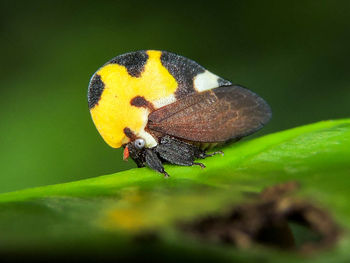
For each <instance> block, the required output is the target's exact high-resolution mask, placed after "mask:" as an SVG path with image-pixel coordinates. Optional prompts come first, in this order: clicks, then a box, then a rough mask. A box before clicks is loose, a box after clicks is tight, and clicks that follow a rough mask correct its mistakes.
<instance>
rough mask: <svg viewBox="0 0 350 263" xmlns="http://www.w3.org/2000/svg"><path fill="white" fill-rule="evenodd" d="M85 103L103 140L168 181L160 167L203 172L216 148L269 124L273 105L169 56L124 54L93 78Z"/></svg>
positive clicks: (139, 53) (152, 52) (204, 70)
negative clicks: (168, 165)
mask: <svg viewBox="0 0 350 263" xmlns="http://www.w3.org/2000/svg"><path fill="white" fill-rule="evenodd" d="M88 103H89V109H90V112H91V116H92V119H93V121H94V123H95V125H96V127H97V129H98V131H99V132H100V134H101V136H102V137H103V139H104V140H105V141H106V142H107V143H108V144H109V145H110V146H111V147H114V148H119V147H124V159H127V158H128V157H129V156H130V157H131V158H132V159H133V160H134V161H135V162H136V164H137V166H138V167H143V166H145V165H147V166H149V167H150V168H152V169H154V170H156V171H158V172H160V173H162V174H164V175H165V176H168V174H167V172H166V171H165V170H164V168H163V165H162V163H163V162H169V163H172V164H177V165H184V166H192V165H200V166H201V167H204V165H203V164H201V163H196V162H195V160H196V159H199V158H201V159H204V158H206V157H208V156H212V155H213V154H216V153H213V154H207V153H206V150H207V149H208V148H209V147H210V146H213V145H215V144H218V143H219V144H221V143H225V142H227V141H233V140H238V139H240V138H242V137H244V136H247V135H249V134H251V133H253V132H255V131H257V130H259V129H260V128H262V127H263V125H264V124H266V123H267V122H268V121H269V119H270V118H271V110H270V107H269V105H268V104H267V103H266V102H265V101H264V100H263V99H262V98H260V97H259V96H258V95H256V94H255V93H253V92H251V91H249V90H247V89H245V88H242V87H240V86H237V85H233V84H232V83H231V82H229V81H227V80H224V79H222V78H220V77H218V76H216V75H214V74H213V73H211V72H209V71H208V70H206V69H205V68H203V67H202V66H200V65H198V64H197V63H196V62H194V61H192V60H190V59H187V58H185V57H182V56H179V55H176V54H173V53H169V52H166V51H155V50H147V51H136V52H132V53H127V54H124V55H120V56H117V57H115V58H114V59H112V60H111V61H109V62H108V63H107V64H105V65H104V66H102V67H101V68H100V69H99V70H98V71H97V72H96V73H95V74H94V75H93V76H92V78H91V80H90V84H89V89H88Z"/></svg>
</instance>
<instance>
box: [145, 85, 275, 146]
mask: <svg viewBox="0 0 350 263" xmlns="http://www.w3.org/2000/svg"><path fill="white" fill-rule="evenodd" d="M270 118H271V110H270V107H269V105H268V104H267V103H266V102H265V101H264V100H263V99H262V98H260V97H259V96H258V95H256V94H255V93H253V92H251V91H249V90H247V89H245V88H242V87H239V86H225V87H219V88H215V89H212V90H208V91H204V92H200V93H194V94H191V95H188V96H186V97H184V98H182V99H180V100H178V101H176V102H174V103H172V104H169V105H167V106H164V107H162V108H160V109H158V110H156V111H154V112H152V113H151V114H150V115H149V116H148V120H149V121H148V128H149V129H150V130H151V131H154V132H156V133H162V134H168V135H172V136H174V137H177V138H182V139H185V140H189V141H195V142H225V141H227V140H230V139H234V138H241V137H243V136H247V135H249V134H251V133H253V132H255V131H257V130H259V129H260V128H262V127H263V126H264V124H266V123H267V122H268V121H269V120H270Z"/></svg>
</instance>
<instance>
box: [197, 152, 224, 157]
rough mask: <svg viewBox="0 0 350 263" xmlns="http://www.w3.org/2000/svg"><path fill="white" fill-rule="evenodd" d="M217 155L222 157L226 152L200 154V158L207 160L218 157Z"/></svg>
mask: <svg viewBox="0 0 350 263" xmlns="http://www.w3.org/2000/svg"><path fill="white" fill-rule="evenodd" d="M217 154H221V155H222V156H224V152H223V151H216V152H213V153H209V154H207V153H206V152H202V153H200V154H199V158H201V159H205V158H207V157H212V156H214V155H217Z"/></svg>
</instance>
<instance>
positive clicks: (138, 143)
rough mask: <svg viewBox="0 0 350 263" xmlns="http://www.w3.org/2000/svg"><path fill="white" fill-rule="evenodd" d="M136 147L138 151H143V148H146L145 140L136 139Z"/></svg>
mask: <svg viewBox="0 0 350 263" xmlns="http://www.w3.org/2000/svg"><path fill="white" fill-rule="evenodd" d="M134 145H135V147H136V148H137V149H139V150H141V149H143V147H145V140H144V139H141V138H140V139H136V140H135V142H134Z"/></svg>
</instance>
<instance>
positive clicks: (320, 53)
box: [0, 0, 350, 192]
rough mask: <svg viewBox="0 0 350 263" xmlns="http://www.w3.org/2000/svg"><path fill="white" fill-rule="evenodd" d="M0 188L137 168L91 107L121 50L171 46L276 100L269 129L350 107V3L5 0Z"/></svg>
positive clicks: (334, 114) (345, 114)
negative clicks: (92, 82) (90, 88)
mask: <svg viewBox="0 0 350 263" xmlns="http://www.w3.org/2000/svg"><path fill="white" fill-rule="evenodd" d="M0 9H1V11H0V12H1V16H0V19H1V33H0V34H1V41H0V47H1V60H0V61H1V62H0V63H1V85H0V92H1V93H0V94H1V103H0V114H1V115H0V116H1V120H0V128H1V129H0V146H1V147H0V165H1V168H0V169H1V177H0V192H5V191H10V190H16V189H22V188H26V187H32V186H39V185H46V184H53V183H61V182H67V181H72V180H78V179H82V178H88V177H93V176H98V175H103V174H109V173H114V172H116V171H120V170H124V169H127V168H130V167H134V166H135V165H134V164H133V163H132V162H129V163H125V162H123V161H122V153H121V150H120V149H119V150H115V149H112V148H110V147H109V146H107V144H105V143H104V141H103V140H102V138H101V137H100V135H99V134H98V132H97V131H96V129H95V127H94V125H93V123H92V121H91V118H90V114H89V111H88V108H87V100H86V92H87V85H88V82H89V79H90V76H91V75H92V74H93V73H94V72H95V71H96V70H97V69H98V68H99V67H100V66H101V65H103V64H104V63H105V62H107V61H108V60H109V59H111V58H113V57H114V56H117V55H119V54H123V53H126V52H130V51H134V50H140V49H159V50H167V51H171V52H175V53H178V54H181V55H183V56H185V57H188V58H191V59H193V60H195V61H197V62H198V63H199V64H201V65H203V66H204V67H206V68H207V69H209V70H210V71H212V72H213V73H215V74H217V75H219V76H221V77H224V78H226V79H229V80H231V81H232V82H234V83H238V84H242V85H243V86H246V87H248V88H249V89H251V90H253V91H255V92H257V93H258V94H259V95H261V96H262V97H263V98H265V99H266V100H267V101H268V102H269V104H270V105H271V107H272V110H273V119H272V121H271V122H270V123H269V124H268V125H267V126H266V127H265V128H264V129H263V130H262V131H261V132H259V133H258V135H262V134H265V133H269V132H274V131H279V130H283V129H287V128H291V127H295V126H298V125H302V124H307V123H311V122H316V121H320V120H326V119H334V118H343V117H349V115H350V105H349V104H350V103H349V101H350V74H349V57H350V49H349V47H350V30H349V29H350V19H349V14H350V1H347V0H344V1H316V0H315V1H227V2H222V1H210V2H207V3H205V1H198V2H191V1H186V2H177V1H176V2H175V1H159V2H157V1H1V8H0Z"/></svg>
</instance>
